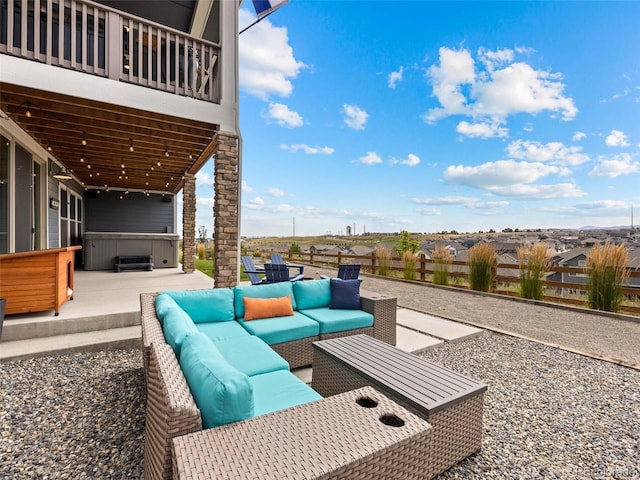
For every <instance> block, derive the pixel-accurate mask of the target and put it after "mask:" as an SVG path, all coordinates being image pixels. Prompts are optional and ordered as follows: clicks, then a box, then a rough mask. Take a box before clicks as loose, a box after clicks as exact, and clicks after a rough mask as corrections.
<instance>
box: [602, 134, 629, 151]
mask: <svg viewBox="0 0 640 480" xmlns="http://www.w3.org/2000/svg"><path fill="white" fill-rule="evenodd" d="M604 141H605V143H606V144H607V146H608V147H628V146H629V141H628V140H627V136H626V135H625V134H624V132H621V131H620V130H611V133H610V134H609V135H607V138H605V139H604Z"/></svg>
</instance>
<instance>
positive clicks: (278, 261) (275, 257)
mask: <svg viewBox="0 0 640 480" xmlns="http://www.w3.org/2000/svg"><path fill="white" fill-rule="evenodd" d="M271 263H272V264H274V265H286V266H287V268H297V269H298V270H300V272H299V273H300V275H302V274H303V272H304V265H289V264H288V263H287V262H285V261H284V258H282V255H281V254H279V253H272V254H271Z"/></svg>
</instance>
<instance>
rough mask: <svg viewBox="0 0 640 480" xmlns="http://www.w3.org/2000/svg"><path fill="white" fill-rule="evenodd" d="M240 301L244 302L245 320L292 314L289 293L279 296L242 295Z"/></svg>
mask: <svg viewBox="0 0 640 480" xmlns="http://www.w3.org/2000/svg"><path fill="white" fill-rule="evenodd" d="M242 302H243V303H244V319H245V320H257V319H259V318H272V317H284V316H288V315H293V308H291V297H290V296H289V295H287V296H286V297H279V298H250V297H249V298H248V297H243V298H242Z"/></svg>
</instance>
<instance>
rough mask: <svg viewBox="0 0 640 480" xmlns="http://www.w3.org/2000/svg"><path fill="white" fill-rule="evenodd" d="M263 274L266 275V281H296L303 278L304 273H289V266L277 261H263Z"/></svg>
mask: <svg viewBox="0 0 640 480" xmlns="http://www.w3.org/2000/svg"><path fill="white" fill-rule="evenodd" d="M264 274H265V276H266V283H277V282H297V281H298V280H302V279H303V278H304V275H302V274H301V273H298V274H296V275H289V267H288V266H286V265H284V264H278V263H265V264H264Z"/></svg>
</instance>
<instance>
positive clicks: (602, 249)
mask: <svg viewBox="0 0 640 480" xmlns="http://www.w3.org/2000/svg"><path fill="white" fill-rule="evenodd" d="M628 260H629V252H628V250H627V247H626V246H625V245H622V244H620V245H618V246H616V245H613V244H610V243H606V244H605V245H604V246H602V245H596V246H594V247H593V248H591V250H590V251H589V253H588V254H587V261H586V265H585V268H586V270H587V274H588V278H587V304H588V305H589V308H593V309H594V310H604V311H606V312H617V311H618V310H619V309H620V305H621V303H622V301H623V300H624V294H623V292H622V287H623V285H624V284H625V282H626V281H627V279H628V278H629V271H628V270H627V268H626V267H627V262H628Z"/></svg>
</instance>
